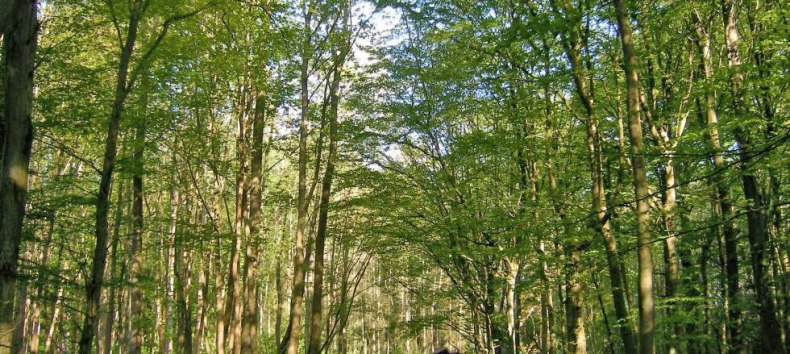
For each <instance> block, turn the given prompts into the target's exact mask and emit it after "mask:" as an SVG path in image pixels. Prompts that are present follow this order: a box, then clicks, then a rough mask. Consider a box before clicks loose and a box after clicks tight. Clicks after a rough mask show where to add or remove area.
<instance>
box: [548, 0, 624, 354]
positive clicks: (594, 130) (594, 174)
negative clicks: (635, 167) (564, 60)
mask: <svg viewBox="0 0 790 354" xmlns="http://www.w3.org/2000/svg"><path fill="white" fill-rule="evenodd" d="M564 10H565V13H566V14H568V13H571V12H573V11H575V10H572V9H567V8H565V9H564ZM576 20H577V21H581V19H576ZM579 26H580V23H577V24H576V25H575V27H574V29H573V30H571V31H570V33H569V34H568V35H567V36H566V37H565V38H564V39H563V45H564V47H565V53H566V55H567V56H568V60H569V61H570V63H571V68H572V74H573V81H574V86H575V89H576V90H575V91H576V93H577V95H578V96H579V99H580V100H581V101H582V103H583V106H584V108H585V112H586V118H587V119H586V126H587V151H588V160H589V165H590V175H591V177H590V179H591V184H592V186H591V189H592V209H593V212H594V214H595V220H594V221H593V222H592V224H593V228H594V230H595V232H596V233H597V234H598V235H599V236H601V238H602V239H603V241H604V245H605V248H606V261H607V266H608V270H609V278H610V282H611V286H612V298H613V301H614V308H615V316H616V317H617V323H618V328H620V336H621V338H622V340H623V351H624V352H625V353H626V354H636V352H637V349H636V341H635V339H634V335H633V331H632V329H631V325H630V321H629V319H628V305H627V303H626V292H625V284H624V283H625V282H624V279H625V273H624V272H622V270H623V269H624V266H623V264H622V260H621V259H620V254H619V253H618V250H617V239H616V238H615V237H614V235H612V227H611V222H610V218H611V213H610V212H609V211H608V210H607V205H606V191H605V186H604V183H603V172H602V163H601V161H602V160H601V159H602V151H601V147H600V137H599V133H598V120H597V118H596V116H595V109H594V106H593V104H594V93H593V90H592V88H591V87H588V84H587V80H586V79H585V72H584V65H583V63H582V45H581V39H580V38H579V35H580V34H579V33H580V32H581V30H580V29H579V28H578V27H579ZM568 296H570V294H568ZM566 316H567V314H566Z"/></svg>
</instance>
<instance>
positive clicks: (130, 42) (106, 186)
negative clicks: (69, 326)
mask: <svg viewBox="0 0 790 354" xmlns="http://www.w3.org/2000/svg"><path fill="white" fill-rule="evenodd" d="M142 9H143V7H142V0H136V1H135V3H134V8H133V9H132V12H131V15H130V16H129V25H128V29H127V33H126V41H125V43H124V46H123V48H122V49H121V56H120V61H119V64H118V77H117V80H118V81H117V84H116V87H115V98H114V100H113V105H112V111H111V112H110V116H109V121H108V126H107V139H106V144H105V147H104V160H103V162H102V169H101V182H100V183H99V191H98V195H97V197H96V230H95V236H96V245H95V248H94V251H93V266H92V268H91V273H90V276H89V278H88V279H87V281H86V283H85V298H86V305H85V317H84V319H83V322H82V329H81V333H80V340H79V353H80V354H89V353H90V352H91V347H92V346H93V337H95V336H96V333H97V331H98V328H97V327H98V318H99V305H100V302H101V292H102V286H103V283H104V270H105V268H106V266H107V231H108V230H107V227H108V211H109V197H110V187H111V185H112V174H113V171H114V170H115V156H116V153H117V148H118V133H119V132H120V125H121V113H122V112H123V109H124V105H125V103H126V98H127V96H128V95H129V90H130V87H129V86H128V84H127V78H128V75H129V62H130V60H131V57H132V52H133V51H134V45H135V42H136V40H137V27H138V24H139V23H140V17H141V16H142Z"/></svg>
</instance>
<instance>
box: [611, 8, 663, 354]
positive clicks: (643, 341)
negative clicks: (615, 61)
mask: <svg viewBox="0 0 790 354" xmlns="http://www.w3.org/2000/svg"><path fill="white" fill-rule="evenodd" d="M614 8H615V13H616V17H617V29H618V31H619V33H620V41H621V44H622V48H623V67H624V70H625V78H626V97H627V105H626V106H627V107H628V135H629V139H630V141H631V153H632V155H633V156H631V167H632V169H633V172H634V190H635V192H634V195H635V196H636V225H637V245H638V260H639V277H638V279H639V281H638V283H637V284H638V289H639V352H640V353H642V354H652V353H654V352H655V343H654V336H655V329H656V328H655V302H654V299H653V256H652V254H651V245H652V242H653V241H652V239H651V237H650V215H649V214H648V213H649V211H650V204H649V203H650V201H649V200H648V199H649V198H650V190H649V187H648V185H647V168H646V167H645V157H644V155H643V154H644V147H643V142H642V117H641V112H640V109H641V108H640V104H639V102H640V94H639V90H640V86H639V75H638V73H637V71H638V68H637V65H638V63H637V56H636V52H635V50H634V43H633V34H632V32H631V24H630V21H631V20H630V19H629V12H628V7H627V5H626V3H625V0H614Z"/></svg>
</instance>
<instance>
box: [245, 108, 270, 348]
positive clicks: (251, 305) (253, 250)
mask: <svg viewBox="0 0 790 354" xmlns="http://www.w3.org/2000/svg"><path fill="white" fill-rule="evenodd" d="M265 127H266V98H265V97H264V96H263V95H260V96H258V97H257V98H256V100H255V116H254V117H253V123H252V153H251V156H250V158H251V161H250V215H249V222H248V225H249V234H248V235H247V250H246V262H245V264H244V286H245V296H244V309H243V312H242V329H241V345H240V348H241V352H242V353H257V352H258V319H257V313H258V293H257V289H258V286H257V285H258V279H257V278H258V264H259V263H258V262H259V259H258V257H259V253H260V246H259V243H260V241H259V239H260V235H259V233H260V223H261V203H262V198H263V184H264V181H263V178H264V176H263V153H264V146H263V133H264V129H265Z"/></svg>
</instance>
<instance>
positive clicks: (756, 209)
mask: <svg viewBox="0 0 790 354" xmlns="http://www.w3.org/2000/svg"><path fill="white" fill-rule="evenodd" d="M721 4H722V9H723V11H724V13H723V15H724V27H725V28H724V29H725V36H724V38H725V40H726V44H727V61H728V66H729V68H730V70H729V74H730V89H731V90H732V106H733V112H734V113H735V115H736V116H738V117H744V116H746V115H747V114H748V112H747V109H746V106H745V99H744V97H743V92H742V87H741V86H742V83H743V75H742V74H741V68H740V66H741V59H740V49H739V48H738V43H739V33H738V27H737V20H738V14H737V7H736V3H735V2H734V1H732V0H722V1H721ZM750 135H751V134H750V132H748V131H746V130H744V129H743V127H741V126H736V128H735V141H736V142H737V143H738V157H739V160H740V162H741V166H740V169H741V170H740V172H741V182H742V184H743V194H744V196H745V197H746V201H747V202H748V206H747V210H746V220H747V223H746V224H747V228H748V236H749V251H750V253H751V263H752V273H753V280H754V288H755V289H754V290H755V295H756V297H757V303H758V304H759V309H758V310H759V314H760V340H761V348H760V349H761V350H762V352H764V353H785V348H784V343H783V341H782V336H781V333H780V326H779V321H778V320H777V318H776V308H775V305H774V300H773V296H772V289H771V287H770V285H769V279H768V275H769V274H768V271H767V269H766V261H765V252H766V250H767V240H768V228H767V220H766V212H767V210H766V205H765V198H764V196H763V194H762V192H761V191H760V188H759V184H758V181H757V176H756V174H755V173H754V171H753V170H752V169H751V168H750V167H749V166H748V164H749V163H750V162H751V161H750V160H751V159H752V158H753V155H752V154H753V152H752V142H751V136H750Z"/></svg>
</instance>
